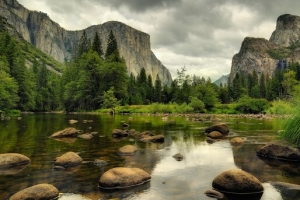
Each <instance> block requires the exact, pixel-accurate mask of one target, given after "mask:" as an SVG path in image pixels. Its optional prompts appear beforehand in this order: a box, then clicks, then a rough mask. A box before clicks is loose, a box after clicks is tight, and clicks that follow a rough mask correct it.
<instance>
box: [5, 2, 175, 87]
mask: <svg viewBox="0 0 300 200" xmlns="http://www.w3.org/2000/svg"><path fill="white" fill-rule="evenodd" d="M0 15H1V16H3V17H5V18H7V21H8V23H10V24H11V25H12V26H14V27H15V28H16V30H17V31H18V33H20V34H21V35H22V37H23V38H24V39H25V40H27V41H28V42H30V43H32V44H33V45H35V46H36V47H38V48H39V49H41V50H42V51H43V52H45V53H47V54H48V55H50V56H52V57H53V58H54V59H56V60H57V61H59V62H61V63H63V62H65V61H67V60H69V59H70V58H71V55H72V53H73V51H74V49H75V48H74V47H75V44H76V43H77V41H79V39H80V37H81V35H82V33H83V30H79V31H68V30H65V29H64V28H62V27H60V25H59V24H58V23H56V22H54V21H52V20H51V19H50V18H49V16H48V15H47V14H45V13H42V12H38V11H30V10H28V9H26V8H25V7H23V6H22V5H21V4H19V3H18V1H16V0H1V1H0ZM111 30H112V31H113V33H114V35H115V37H116V39H117V42H118V47H119V51H120V54H121V56H122V57H123V58H124V59H125V62H126V65H127V72H128V74H130V73H132V74H133V75H135V76H136V75H137V74H138V73H139V72H140V69H141V68H142V67H144V68H145V70H146V73H147V74H150V75H151V76H152V79H153V82H154V81H155V79H156V75H157V74H158V76H159V78H160V80H161V81H162V83H163V84H167V85H170V84H171V82H172V77H171V74H170V72H169V70H168V69H167V68H166V67H165V66H164V65H163V64H162V63H161V62H160V61H159V60H158V59H157V58H156V56H155V55H154V54H153V52H152V51H151V48H150V36H149V35H148V34H146V33H143V32H141V31H138V30H136V29H134V28H132V27H130V26H127V25H126V24H124V23H121V22H116V21H112V22H106V23H104V24H100V25H95V26H91V27H88V28H86V29H85V31H86V33H87V36H88V38H93V37H94V35H95V32H96V31H97V32H98V34H99V36H100V39H101V43H102V48H103V49H104V50H105V49H106V43H107V37H108V34H109V32H110V31H111Z"/></svg>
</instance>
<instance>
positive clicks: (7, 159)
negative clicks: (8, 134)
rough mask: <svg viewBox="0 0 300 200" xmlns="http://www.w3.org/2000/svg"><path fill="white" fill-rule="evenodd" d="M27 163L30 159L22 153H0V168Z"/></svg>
mask: <svg viewBox="0 0 300 200" xmlns="http://www.w3.org/2000/svg"><path fill="white" fill-rule="evenodd" d="M29 163H30V159H29V158H28V157H26V156H24V155H22V154H18V153H3V154H0V168H6V167H11V166H18V165H26V164H29Z"/></svg>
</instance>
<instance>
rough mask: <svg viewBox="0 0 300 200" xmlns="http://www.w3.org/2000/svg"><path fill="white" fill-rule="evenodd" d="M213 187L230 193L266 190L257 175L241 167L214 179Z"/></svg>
mask: <svg viewBox="0 0 300 200" xmlns="http://www.w3.org/2000/svg"><path fill="white" fill-rule="evenodd" d="M212 187H213V188H214V189H216V190H218V191H221V192H228V193H259V192H261V193H262V192H263V190H264V188H263V186H262V184H261V182H260V181H259V180H258V179H257V178H256V177H254V176H253V175H251V174H249V173H247V172H245V171H243V170H240V169H233V170H228V171H225V172H223V173H221V174H220V175H218V176H217V177H216V178H215V179H214V180H213V183H212Z"/></svg>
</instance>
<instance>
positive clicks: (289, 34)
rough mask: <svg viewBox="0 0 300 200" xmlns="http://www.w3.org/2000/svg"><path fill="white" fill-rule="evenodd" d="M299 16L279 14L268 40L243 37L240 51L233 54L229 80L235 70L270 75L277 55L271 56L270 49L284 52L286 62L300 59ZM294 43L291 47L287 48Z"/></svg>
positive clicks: (275, 63) (276, 61)
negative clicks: (274, 28)
mask: <svg viewBox="0 0 300 200" xmlns="http://www.w3.org/2000/svg"><path fill="white" fill-rule="evenodd" d="M299 41H300V17H298V16H294V15H289V14H285V15H281V16H279V17H278V19H277V25H276V30H275V31H274V32H273V33H272V35H271V37H270V39H269V41H268V40H266V39H263V38H251V37H247V38H245V39H244V41H243V43H242V45H241V49H240V52H239V53H237V54H236V55H234V56H233V58H232V64H231V71H230V75H229V81H230V82H232V80H233V79H234V77H235V75H236V73H237V72H239V73H245V74H247V73H252V72H253V70H255V71H256V72H257V73H258V76H259V77H260V76H261V74H265V76H268V77H269V78H270V77H272V75H273V73H274V71H275V69H276V67H277V64H278V61H279V60H278V59H279V58H277V57H274V56H271V55H270V51H274V52H285V53H284V54H283V57H282V56H280V57H282V58H280V59H284V60H286V61H287V62H289V61H293V62H299V61H300V46H299ZM292 45H294V47H293V48H287V47H290V46H292Z"/></svg>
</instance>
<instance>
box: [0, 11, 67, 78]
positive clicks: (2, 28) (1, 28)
mask: <svg viewBox="0 0 300 200" xmlns="http://www.w3.org/2000/svg"><path fill="white" fill-rule="evenodd" d="M0 32H5V33H8V34H9V35H11V36H12V37H13V38H14V39H15V41H16V42H17V44H18V47H19V48H20V50H21V53H22V55H23V56H24V58H25V60H26V63H27V66H31V65H32V63H33V62H34V60H39V61H41V62H44V63H45V64H46V67H47V68H48V69H49V70H51V71H53V72H55V73H56V74H58V75H60V74H61V72H62V71H63V64H62V63H60V62H58V61H57V60H55V59H54V58H52V57H51V56H49V55H47V54H46V53H44V52H42V51H41V50H40V49H38V48H36V47H35V46H34V45H32V44H30V43H28V42H27V41H26V40H24V38H23V37H22V35H21V34H20V33H19V32H18V31H17V30H16V29H15V27H13V26H12V25H10V24H9V23H8V22H7V20H6V19H5V18H4V17H1V16H0Z"/></svg>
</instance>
